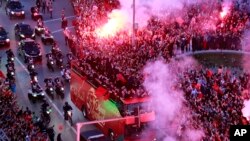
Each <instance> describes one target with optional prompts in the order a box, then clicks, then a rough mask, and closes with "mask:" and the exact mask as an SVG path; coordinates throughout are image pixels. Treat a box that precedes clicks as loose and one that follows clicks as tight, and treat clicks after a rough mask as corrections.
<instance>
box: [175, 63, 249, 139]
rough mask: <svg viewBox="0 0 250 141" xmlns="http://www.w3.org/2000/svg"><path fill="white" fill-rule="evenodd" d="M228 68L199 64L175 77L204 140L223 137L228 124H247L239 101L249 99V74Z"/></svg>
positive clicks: (227, 130) (227, 137)
mask: <svg viewBox="0 0 250 141" xmlns="http://www.w3.org/2000/svg"><path fill="white" fill-rule="evenodd" d="M232 69H234V68H228V69H225V68H223V67H219V68H218V69H217V70H216V69H215V70H212V69H204V67H200V68H195V69H190V70H187V71H184V72H183V73H182V75H181V77H180V79H179V83H180V84H181V85H179V86H181V87H180V89H182V90H183V91H184V92H185V99H186V100H187V101H186V102H185V104H186V105H187V107H189V108H190V109H192V118H193V120H194V121H195V123H196V124H195V125H197V126H198V127H199V129H204V133H205V137H204V140H211V141H212V140H214V141H223V140H224V141H226V140H229V129H230V128H229V127H230V125H249V121H248V120H247V119H246V118H245V117H244V116H243V115H242V112H241V109H242V108H243V101H244V100H249V99H250V95H249V91H248V88H249V86H250V83H249V74H248V73H244V72H243V71H242V70H239V69H236V68H235V69H234V70H235V71H232ZM184 126H185V125H184ZM184 128H185V127H184Z"/></svg>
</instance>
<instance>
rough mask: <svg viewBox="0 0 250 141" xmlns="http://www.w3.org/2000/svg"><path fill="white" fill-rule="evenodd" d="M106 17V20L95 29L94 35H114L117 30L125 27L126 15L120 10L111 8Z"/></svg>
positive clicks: (106, 36)
mask: <svg viewBox="0 0 250 141" xmlns="http://www.w3.org/2000/svg"><path fill="white" fill-rule="evenodd" d="M108 17H109V19H108V22H107V23H106V24H104V25H103V26H102V27H99V28H97V29H96V30H95V32H96V35H97V36H98V37H100V38H109V37H114V36H115V35H116V34H117V33H118V32H120V31H122V30H123V29H125V26H126V24H125V21H126V16H125V15H124V14H123V13H122V12H120V11H118V10H113V11H112V12H111V13H110V14H109V15H108Z"/></svg>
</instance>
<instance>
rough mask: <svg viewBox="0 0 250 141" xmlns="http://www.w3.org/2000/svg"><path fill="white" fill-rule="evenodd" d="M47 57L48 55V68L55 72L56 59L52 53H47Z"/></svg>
mask: <svg viewBox="0 0 250 141" xmlns="http://www.w3.org/2000/svg"><path fill="white" fill-rule="evenodd" d="M49 55H51V57H49ZM46 57H47V67H48V69H49V70H51V71H53V72H54V67H53V65H54V64H55V63H54V59H53V58H52V54H47V55H46Z"/></svg>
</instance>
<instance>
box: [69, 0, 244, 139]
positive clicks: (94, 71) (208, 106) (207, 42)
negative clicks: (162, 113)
mask: <svg viewBox="0 0 250 141" xmlns="http://www.w3.org/2000/svg"><path fill="white" fill-rule="evenodd" d="M72 4H73V7H74V10H75V14H76V15H77V19H76V21H75V22H74V25H75V29H76V36H71V37H69V38H68V39H69V46H70V48H71V49H72V52H73V53H74V54H75V55H77V56H79V58H81V59H80V60H79V63H78V64H77V65H78V66H79V68H80V69H81V70H80V71H82V72H83V73H84V74H86V76H87V77H88V79H90V80H92V81H93V82H96V83H98V85H103V86H106V87H107V89H108V90H109V93H111V95H115V96H118V97H123V98H129V97H135V96H144V95H148V94H147V92H146V91H145V90H144V88H143V86H142V83H143V81H144V77H145V76H143V75H142V74H143V73H141V72H142V69H143V66H144V65H145V64H146V63H147V62H148V61H152V60H155V59H157V58H159V57H163V58H164V59H165V60H167V61H168V60H170V58H172V57H174V56H175V55H177V54H178V53H184V52H189V51H197V50H207V49H229V50H241V49H242V46H241V38H242V35H243V33H244V31H245V30H246V29H248V28H249V27H248V26H249V13H248V12H249V11H248V10H247V8H246V5H249V3H248V1H237V0H235V1H234V3H233V4H232V6H231V8H230V13H229V14H228V15H226V16H225V17H220V12H221V11H222V9H223V7H222V2H217V3H214V4H213V5H211V4H208V3H206V2H204V3H199V4H194V5H191V6H189V7H187V8H186V12H185V13H186V14H184V15H183V18H182V21H181V22H180V21H178V20H172V19H170V20H169V21H164V20H161V19H159V18H157V17H152V18H151V19H150V20H149V21H148V25H147V26H146V27H144V28H142V29H137V31H136V44H135V46H133V47H131V44H132V42H131V38H130V36H129V35H128V34H127V33H126V32H120V33H118V34H117V35H116V36H115V37H112V38H109V39H99V38H98V37H97V36H96V33H95V29H96V27H98V26H100V21H105V18H107V14H108V13H109V12H110V11H112V10H113V9H115V8H118V7H119V6H120V5H119V2H118V1H117V0H110V1H100V0H93V1H84V0H72ZM211 7H212V9H213V10H211ZM208 15H209V16H210V15H217V16H218V19H217V20H216V22H215V24H214V26H213V27H206V28H204V27H203V26H201V25H202V24H203V23H206V22H208V19H209V16H208ZM79 41H80V42H79ZM218 70H219V71H218V72H212V71H209V70H205V69H201V70H188V72H185V73H184V74H183V79H181V81H180V83H182V89H183V90H184V91H185V92H186V99H187V100H188V103H187V105H188V106H189V107H190V108H191V109H193V110H194V111H195V113H196V114H194V115H193V116H194V118H195V119H197V123H200V125H202V126H203V128H204V129H205V130H206V131H205V134H206V137H205V138H206V139H207V140H216V141H220V140H225V139H228V138H229V135H228V133H229V131H228V129H229V128H228V127H229V125H231V124H249V122H248V121H247V120H246V119H245V118H244V117H243V116H242V113H241V109H242V107H243V99H249V93H248V92H246V89H247V88H249V82H248V79H249V74H246V73H243V72H241V73H243V75H242V76H241V75H237V74H230V73H228V72H225V71H223V68H219V69H218ZM242 93H244V96H242ZM204 121H207V122H204Z"/></svg>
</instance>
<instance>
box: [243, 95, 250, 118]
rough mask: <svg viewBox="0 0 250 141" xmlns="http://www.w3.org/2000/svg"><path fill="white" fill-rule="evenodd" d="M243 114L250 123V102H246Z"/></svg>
mask: <svg viewBox="0 0 250 141" xmlns="http://www.w3.org/2000/svg"><path fill="white" fill-rule="evenodd" d="M242 114H243V116H244V117H246V118H247V120H248V121H250V100H245V101H244V108H243V109H242Z"/></svg>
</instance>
